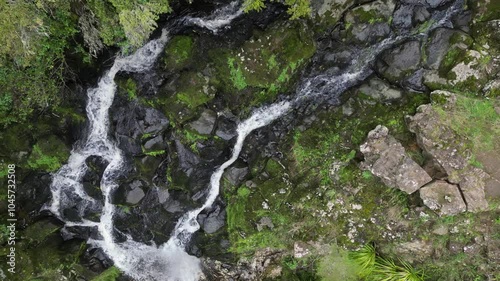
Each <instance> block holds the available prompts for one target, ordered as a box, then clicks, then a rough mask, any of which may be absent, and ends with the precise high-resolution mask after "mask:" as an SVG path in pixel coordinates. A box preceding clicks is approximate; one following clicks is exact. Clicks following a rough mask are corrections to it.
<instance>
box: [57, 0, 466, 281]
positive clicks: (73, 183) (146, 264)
mask: <svg viewBox="0 0 500 281" xmlns="http://www.w3.org/2000/svg"><path fill="white" fill-rule="evenodd" d="M458 2H460V1H458ZM452 8H453V9H455V8H454V6H453V7H452ZM453 11H455V10H453ZM241 14H242V10H241V8H239V7H238V4H237V3H236V2H233V3H231V4H230V5H228V6H226V7H224V8H222V9H220V10H218V11H216V12H215V13H214V14H213V15H211V16H209V17H207V18H193V17H185V18H183V19H181V21H182V22H183V23H184V24H193V25H197V26H200V27H203V28H207V29H209V30H211V31H212V32H214V33H216V32H217V31H218V30H220V28H222V27H224V26H227V25H228V24H229V23H230V22H231V21H232V20H233V19H234V18H236V17H238V16H240V15H241ZM449 18H450V13H448V12H447V13H445V15H444V17H443V19H446V20H442V21H438V23H439V24H440V25H446V24H449ZM433 28H434V26H433ZM411 36H413V35H400V36H393V37H390V38H388V39H386V40H383V41H382V42H380V43H378V44H376V45H374V46H372V47H369V48H366V49H365V50H362V52H361V53H360V54H359V55H358V58H357V59H356V60H353V62H352V63H351V65H350V66H348V67H347V69H346V70H345V71H344V72H343V73H342V74H339V75H336V76H332V75H326V74H322V75H318V76H316V77H311V78H308V79H305V80H304V81H303V83H302V84H301V86H299V87H298V89H297V91H296V93H295V95H293V96H291V98H290V99H289V100H285V101H281V102H277V103H275V104H272V105H269V106H264V107H262V108H259V109H256V110H255V111H254V112H253V113H252V115H251V116H250V117H249V118H248V119H246V120H244V121H243V122H241V123H240V124H239V125H238V127H237V140H236V143H235V145H234V147H233V151H232V155H231V158H229V160H227V161H226V162H224V163H223V164H222V165H221V166H220V167H218V168H217V169H216V170H215V171H214V173H213V174H212V176H211V178H210V184H209V186H208V196H207V198H206V201H205V202H204V203H203V205H202V206H200V207H199V208H197V209H194V210H191V211H189V212H187V213H186V214H184V215H183V216H182V217H181V218H180V219H179V220H178V222H177V224H176V226H175V229H174V231H173V233H172V236H171V237H170V239H169V240H168V242H167V243H165V244H163V245H159V246H158V245H155V244H154V243H151V244H144V243H141V242H137V241H134V240H133V239H132V238H131V237H130V236H127V237H126V238H127V239H126V240H125V241H124V242H117V241H116V239H115V237H114V235H113V232H114V221H113V214H114V212H115V206H114V205H113V204H112V203H111V196H112V195H113V193H114V191H115V190H116V188H117V187H118V184H117V182H116V180H117V177H118V176H119V175H120V171H121V170H122V168H123V167H124V160H123V155H122V152H121V151H120V149H119V148H118V147H117V146H116V144H115V142H114V141H113V140H112V139H110V137H109V108H110V107H111V105H112V102H113V99H114V95H115V92H116V84H115V82H114V78H115V75H116V74H117V73H118V72H119V71H127V72H143V71H145V70H148V69H150V68H151V67H152V66H153V64H154V62H155V60H156V59H157V57H158V56H159V54H160V53H161V52H162V50H163V48H164V46H165V44H166V43H167V41H168V33H167V32H166V31H164V32H163V33H162V35H161V36H160V38H158V39H155V40H152V41H150V42H149V43H147V44H146V45H145V46H143V47H142V48H140V49H139V50H137V51H136V52H135V53H134V54H132V55H130V56H127V57H122V58H117V59H116V60H115V62H114V64H113V66H112V67H111V69H110V70H109V71H107V72H106V73H105V74H104V75H103V76H102V77H101V79H100V80H99V82H98V85H97V87H96V88H92V89H89V90H88V92H87V95H88V103H87V107H86V112H87V117H88V120H89V131H88V135H87V136H86V137H85V138H84V139H83V140H81V142H79V143H78V144H76V145H75V147H74V149H73V151H72V152H71V155H70V157H69V159H68V163H67V164H66V165H64V166H63V167H61V168H60V169H59V170H58V171H57V172H56V173H55V174H54V175H53V181H52V184H51V186H50V189H51V192H52V201H51V203H50V205H49V206H48V207H47V208H48V209H49V210H50V211H51V212H52V213H53V214H54V215H55V216H57V217H58V218H60V219H61V220H63V221H64V222H65V223H66V225H67V226H81V227H94V228H96V229H97V231H98V233H99V236H100V237H99V238H94V239H90V240H89V241H88V242H89V243H90V244H92V245H94V246H97V247H100V248H102V249H103V251H104V252H105V253H106V255H107V256H108V257H109V258H111V259H112V260H113V262H114V263H115V265H116V266H117V267H118V268H120V269H121V270H122V271H123V272H125V273H126V274H127V275H129V276H130V277H132V278H134V280H146V281H149V280H156V281H196V280H199V278H200V277H201V275H202V270H201V263H200V260H199V259H198V258H197V257H194V256H190V255H189V254H187V253H186V251H185V247H186V245H187V243H188V242H189V240H190V238H191V236H192V234H193V233H195V232H196V231H197V230H198V229H199V228H200V226H199V224H198V222H197V220H196V218H197V216H198V215H199V214H200V212H202V211H203V210H204V209H206V208H208V207H210V206H212V204H213V203H214V201H215V200H216V198H217V197H218V195H219V189H220V180H221V177H222V175H223V173H224V170H225V169H226V168H227V167H229V166H230V165H231V164H233V163H234V162H235V161H236V160H237V159H238V157H239V154H240V152H241V150H242V147H243V145H244V142H245V139H246V137H247V136H248V135H249V134H250V133H251V132H252V131H254V130H256V129H258V128H261V127H263V126H266V125H268V124H270V123H271V122H273V121H274V120H276V119H278V118H280V117H281V116H283V115H284V114H287V113H288V112H289V111H291V110H293V109H294V108H295V107H296V106H297V105H299V104H300V103H303V102H304V101H307V100H310V99H314V98H318V97H320V96H329V97H332V96H333V97H335V96H338V95H340V94H341V93H342V92H344V91H345V90H346V89H348V88H350V87H352V86H354V85H356V84H358V83H359V82H360V81H362V80H364V79H366V78H367V77H368V76H369V75H370V74H371V73H372V70H371V68H370V64H371V63H373V61H374V60H375V58H376V56H377V55H378V54H380V52H382V51H384V50H385V49H386V48H388V47H390V46H392V45H393V44H394V43H397V42H400V41H402V40H406V39H408V38H410V37H411ZM416 36H418V35H416ZM90 156H100V157H102V158H103V159H104V160H106V161H107V162H108V163H109V164H108V166H107V167H106V169H105V171H104V173H103V176H102V179H101V182H100V187H101V191H102V194H103V197H104V204H102V203H101V202H97V201H96V200H94V199H93V198H91V197H90V196H88V195H87V194H86V192H85V190H84V188H83V185H82V183H81V181H82V177H83V176H84V175H85V173H86V172H87V169H88V167H87V166H86V164H85V161H86V159H87V158H88V157H90ZM75 200H78V201H77V202H78V213H79V216H80V218H81V219H79V220H77V221H74V220H70V219H67V218H65V216H64V214H62V213H61V210H62V208H63V207H64V206H66V205H70V206H71V204H72V202H75ZM87 208H90V209H100V210H101V216H100V219H99V221H98V222H95V221H90V220H87V219H84V213H85V210H86V209H87Z"/></svg>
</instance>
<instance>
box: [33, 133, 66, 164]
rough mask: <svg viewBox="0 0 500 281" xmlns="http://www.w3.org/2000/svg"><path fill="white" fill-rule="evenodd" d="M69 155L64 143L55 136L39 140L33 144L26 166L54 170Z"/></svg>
mask: <svg viewBox="0 0 500 281" xmlns="http://www.w3.org/2000/svg"><path fill="white" fill-rule="evenodd" d="M68 157H69V151H68V149H67V148H66V146H65V144H64V143H63V142H62V141H61V140H59V139H58V138H56V137H49V138H48V139H45V140H42V141H39V142H38V143H36V144H35V145H34V146H33V150H32V152H31V154H30V156H29V158H28V166H29V167H30V168H31V169H35V170H44V171H48V172H54V171H56V170H57V169H59V168H60V167H61V166H62V164H63V162H64V161H66V160H67V159H68Z"/></svg>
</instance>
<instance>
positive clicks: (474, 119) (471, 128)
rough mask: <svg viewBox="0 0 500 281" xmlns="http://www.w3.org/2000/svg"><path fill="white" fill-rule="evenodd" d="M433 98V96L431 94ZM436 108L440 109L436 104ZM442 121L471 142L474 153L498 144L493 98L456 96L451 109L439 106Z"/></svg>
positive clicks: (499, 128)
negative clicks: (441, 112)
mask: <svg viewBox="0 0 500 281" xmlns="http://www.w3.org/2000/svg"><path fill="white" fill-rule="evenodd" d="M433 99H434V96H433ZM436 107H437V109H440V107H439V105H438V104H436ZM441 110H442V111H444V113H445V114H444V115H443V116H441V118H442V119H443V121H445V123H446V124H449V126H450V127H451V128H452V129H453V130H454V131H455V132H456V133H457V134H459V135H461V136H463V137H464V138H465V139H468V140H470V141H471V142H472V145H473V150H474V152H476V153H479V152H485V151H491V150H493V149H495V146H497V145H498V142H497V141H496V140H497V136H498V135H500V115H499V114H498V113H497V112H496V110H495V104H494V101H493V100H483V99H476V98H472V97H464V96H457V101H456V105H455V107H454V109H453V110H452V111H449V110H446V108H441Z"/></svg>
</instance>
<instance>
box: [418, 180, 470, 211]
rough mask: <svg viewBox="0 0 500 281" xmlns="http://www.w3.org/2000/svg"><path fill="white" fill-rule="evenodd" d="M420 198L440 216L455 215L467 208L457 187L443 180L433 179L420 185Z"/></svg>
mask: <svg viewBox="0 0 500 281" xmlns="http://www.w3.org/2000/svg"><path fill="white" fill-rule="evenodd" d="M420 198H422V200H423V201H424V204H425V205H426V206H427V207H429V208H430V209H431V210H434V211H436V212H437V213H438V214H439V215H440V216H447V215H456V214H459V213H463V212H465V211H466V209H467V208H466V206H465V202H464V200H463V199H462V195H461V194H460V190H459V189H458V187H457V186H456V185H453V184H449V183H447V182H445V181H435V182H432V183H430V184H428V185H426V186H424V187H422V188H421V189H420Z"/></svg>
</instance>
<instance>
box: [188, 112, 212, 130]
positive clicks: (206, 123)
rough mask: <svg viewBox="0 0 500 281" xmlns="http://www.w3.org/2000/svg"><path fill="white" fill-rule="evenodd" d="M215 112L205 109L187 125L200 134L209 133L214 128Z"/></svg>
mask: <svg viewBox="0 0 500 281" xmlns="http://www.w3.org/2000/svg"><path fill="white" fill-rule="evenodd" d="M216 119H217V114H216V113H215V112H213V111H212V110H210V109H205V110H204V111H203V112H202V113H201V116H200V118H198V120H196V121H193V122H191V123H189V127H190V128H191V129H192V130H194V131H196V132H197V133H198V134H200V135H210V134H211V133H212V130H213V129H214V125H215V120H216Z"/></svg>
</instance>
